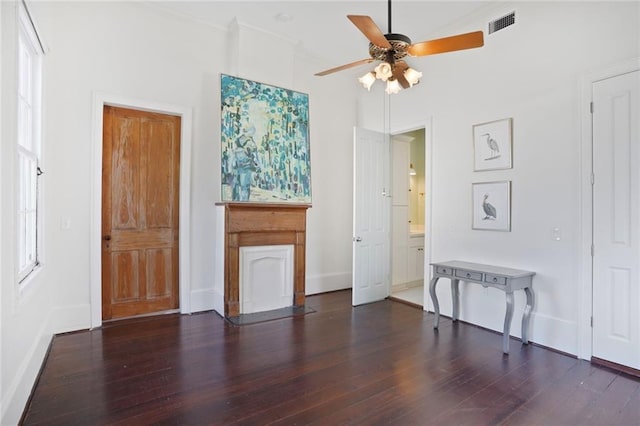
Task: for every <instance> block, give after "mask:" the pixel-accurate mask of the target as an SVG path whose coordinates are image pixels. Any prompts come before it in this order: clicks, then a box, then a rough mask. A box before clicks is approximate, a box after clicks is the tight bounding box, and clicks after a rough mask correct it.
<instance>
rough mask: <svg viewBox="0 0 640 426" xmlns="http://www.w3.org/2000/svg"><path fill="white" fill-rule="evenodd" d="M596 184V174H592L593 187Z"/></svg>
mask: <svg viewBox="0 0 640 426" xmlns="http://www.w3.org/2000/svg"><path fill="white" fill-rule="evenodd" d="M595 184H596V175H595V173H593V172H591V186H593V185H595Z"/></svg>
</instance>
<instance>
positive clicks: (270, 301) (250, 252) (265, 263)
mask: <svg viewBox="0 0 640 426" xmlns="http://www.w3.org/2000/svg"><path fill="white" fill-rule="evenodd" d="M293 252H294V247H293V245H292V244H289V245H272V246H248V247H240V268H239V269H240V271H239V281H240V313H241V314H252V313H256V312H264V311H270V310H273V309H280V308H285V307H288V306H291V304H292V300H293Z"/></svg>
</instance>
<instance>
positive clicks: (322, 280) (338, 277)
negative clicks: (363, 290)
mask: <svg viewBox="0 0 640 426" xmlns="http://www.w3.org/2000/svg"><path fill="white" fill-rule="evenodd" d="M347 288H351V272H340V273H335V274H319V275H307V279H306V282H305V294H306V295H308V296H309V295H312V294H318V293H326V292H329V291H336V290H344V289H347Z"/></svg>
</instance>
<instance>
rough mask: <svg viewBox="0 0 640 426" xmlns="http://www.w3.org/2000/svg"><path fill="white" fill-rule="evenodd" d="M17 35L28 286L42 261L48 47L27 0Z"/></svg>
mask: <svg viewBox="0 0 640 426" xmlns="http://www.w3.org/2000/svg"><path fill="white" fill-rule="evenodd" d="M17 12H18V14H17V18H18V19H17V26H18V28H17V39H16V46H17V49H16V71H17V76H16V83H17V86H16V98H15V99H16V126H17V127H16V139H15V141H16V156H15V159H16V171H15V178H16V183H15V190H16V196H15V200H16V204H15V206H16V207H15V210H14V211H15V214H16V218H15V224H16V240H15V241H16V248H15V253H16V256H17V257H16V275H17V276H16V278H17V282H18V285H19V286H21V287H22V286H24V284H25V283H26V282H27V281H28V278H29V277H30V276H32V274H33V273H34V272H35V271H37V270H38V269H39V267H40V266H41V265H42V223H43V221H42V198H43V197H42V182H41V178H40V176H41V175H42V171H41V165H42V79H43V62H44V61H43V57H44V49H43V48H42V43H41V40H40V38H39V36H38V33H37V30H36V28H35V25H34V23H33V20H32V18H31V15H30V14H29V11H28V8H27V5H26V3H25V2H24V1H21V2H19V4H18V11H17Z"/></svg>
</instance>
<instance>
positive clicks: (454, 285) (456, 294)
mask: <svg viewBox="0 0 640 426" xmlns="http://www.w3.org/2000/svg"><path fill="white" fill-rule="evenodd" d="M459 282H460V280H456V279H453V278H452V279H451V299H452V300H453V312H452V313H451V320H453V321H454V322H455V321H458V314H459V313H460V291H459V287H458V283H459Z"/></svg>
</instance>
